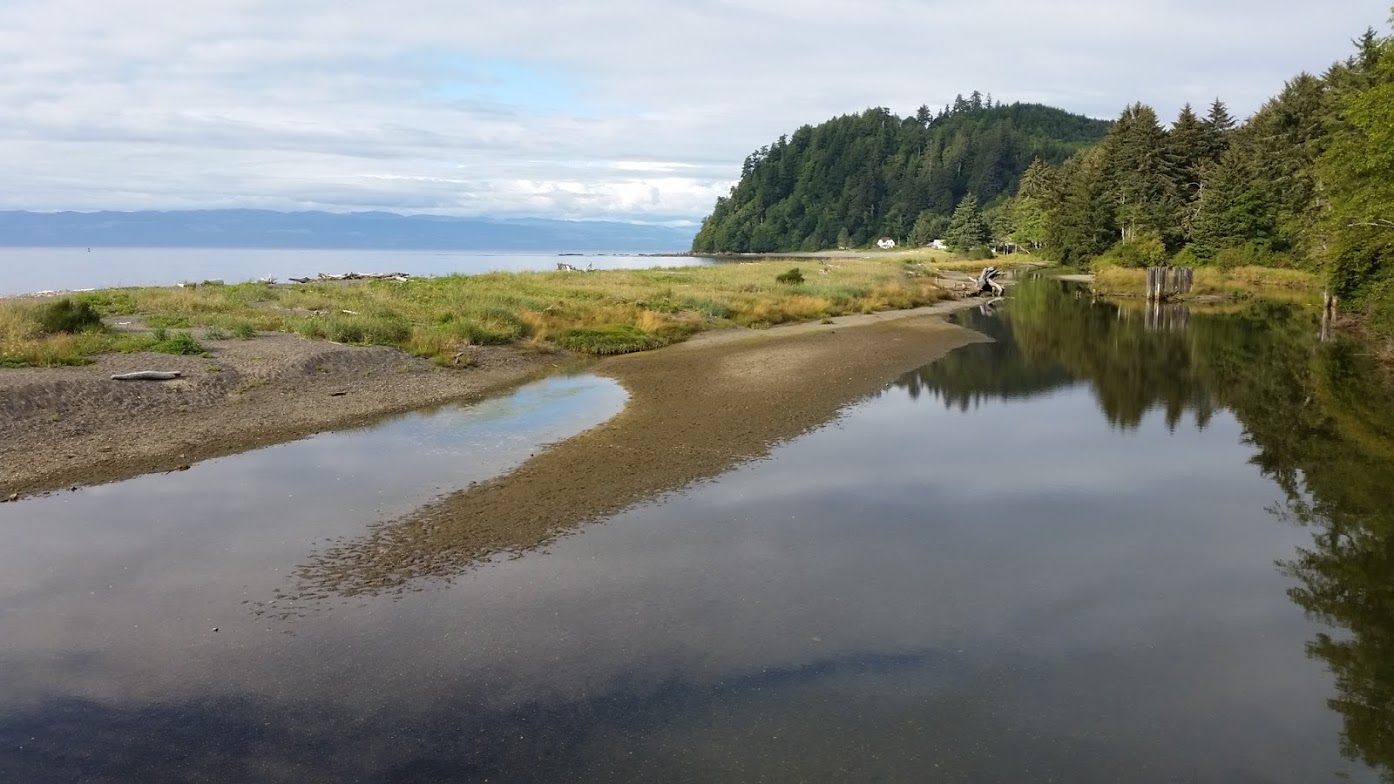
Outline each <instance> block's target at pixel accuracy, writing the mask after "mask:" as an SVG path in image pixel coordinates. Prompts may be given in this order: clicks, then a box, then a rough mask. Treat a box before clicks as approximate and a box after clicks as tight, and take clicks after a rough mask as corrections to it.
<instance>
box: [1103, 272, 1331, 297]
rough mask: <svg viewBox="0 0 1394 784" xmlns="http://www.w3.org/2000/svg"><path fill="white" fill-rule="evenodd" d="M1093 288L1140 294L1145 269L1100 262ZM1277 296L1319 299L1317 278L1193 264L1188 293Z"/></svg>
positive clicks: (1113, 293) (1116, 293) (1307, 274)
mask: <svg viewBox="0 0 1394 784" xmlns="http://www.w3.org/2000/svg"><path fill="white" fill-rule="evenodd" d="M1093 288H1094V290H1095V291H1096V292H1098V293H1100V294H1104V295H1110V296H1134V295H1135V296H1142V295H1143V294H1145V293H1146V289H1147V270H1145V269H1137V268H1127V267H1115V266H1111V265H1100V266H1097V267H1096V268H1095V270H1094V283H1093ZM1206 295H1212V296H1216V295H1217V296H1223V297H1250V296H1263V297H1274V298H1279V299H1300V300H1307V299H1311V298H1320V295H1321V281H1320V280H1319V279H1318V278H1317V276H1316V275H1315V274H1313V273H1310V272H1303V271H1301V270H1293V269H1277V268H1274V267H1256V266H1252V267H1235V268H1233V269H1229V270H1222V269H1219V268H1217V267H1196V268H1195V280H1194V283H1193V287H1192V289H1191V294H1190V296H1192V297H1198V296H1206Z"/></svg>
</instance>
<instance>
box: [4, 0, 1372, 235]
mask: <svg viewBox="0 0 1394 784" xmlns="http://www.w3.org/2000/svg"><path fill="white" fill-rule="evenodd" d="M1387 11H1388V8H1387V3H1386V0H1346V1H1345V2H1342V3H1340V4H1339V5H1338V6H1333V5H1331V4H1317V3H1310V2H1303V1H1301V0H1279V1H1278V2H1259V0H1232V1H1231V2H1202V0H1150V1H1147V2H1143V1H1142V0H1138V1H1136V2H1109V1H1106V0H1062V1H1061V2H1058V3H1050V4H1044V3H1035V2H1024V0H988V1H987V2H974V1H973V0H939V1H938V2H910V1H909V0H879V2H873V1H871V0H859V1H858V2H852V1H851V0H799V1H798V2H795V0H765V2H758V3H756V2H732V1H731V0H692V1H691V2H681V3H679V2H640V0H609V2H605V3H586V4H567V5H558V4H556V3H552V2H541V0H515V1H514V2H509V3H485V2H478V1H477V0H476V1H475V2H458V1H457V0H399V2H396V3H392V4H382V3H378V2H369V1H368V0H339V1H338V2H333V3H329V2H321V1H319V0H288V1H286V2H269V1H268V0H200V2H198V3H196V4H191V3H187V2H172V1H171V0H112V2H107V3H92V2H90V0H14V1H12V2H9V3H7V4H5V5H4V6H3V7H0V63H3V64H4V66H5V73H6V79H5V80H3V82H0V105H3V106H4V107H5V111H4V112H3V113H0V155H3V157H4V160H5V161H6V162H7V167H6V168H7V175H8V176H7V177H6V178H5V181H4V183H3V184H0V207H3V208H31V209H63V208H76V209H95V208H127V209H131V208H147V207H193V206H269V207H274V208H278V209H303V208H318V209H340V210H346V209H363V208H369V207H377V208H383V209H395V210H403V211H428V212H440V213H452V214H497V215H519V214H547V215H556V216H564V217H620V218H631V219H642V218H649V219H671V218H675V217H686V218H693V217H699V216H700V215H702V214H703V213H705V212H706V211H707V210H709V208H710V206H711V203H712V201H713V200H714V198H715V196H716V195H717V194H720V193H724V192H725V190H726V188H727V187H729V185H730V183H731V181H732V180H733V179H734V178H735V177H736V176H737V175H738V173H739V167H740V163H741V161H742V159H743V158H744V157H745V155H746V154H747V153H749V152H750V151H751V150H752V149H754V148H756V147H758V146H760V145H762V144H765V143H767V142H769V141H770V140H772V139H773V138H774V137H776V136H778V135H779V134H781V133H786V132H789V131H791V130H793V129H794V128H795V127H797V126H798V125H800V124H803V123H816V122H819V121H822V120H824V119H827V118H828V117H831V116H833V115H837V114H842V113H846V112H854V111H859V110H861V109H863V108H865V107H867V106H873V105H880V106H889V107H891V108H892V109H894V110H896V111H899V112H903V113H905V112H909V111H912V110H913V109H914V107H915V106H917V105H919V104H920V103H929V104H931V105H932V106H938V105H942V104H943V103H946V102H948V101H951V100H952V99H953V96H954V95H955V94H956V93H960V92H962V93H967V92H969V91H971V90H973V89H979V90H982V91H984V92H991V93H993V94H994V96H995V97H997V98H999V99H1005V100H1009V101H1011V100H1022V101H1041V102H1046V103H1051V104H1055V105H1059V106H1062V107H1063V108H1067V109H1071V110H1074V111H1080V112H1085V113H1088V114H1092V115H1096V116H1112V115H1114V114H1116V112H1117V111H1118V110H1119V109H1120V108H1121V107H1122V106H1123V105H1124V104H1125V103H1127V102H1130V101H1134V100H1142V101H1145V102H1149V103H1152V104H1154V105H1156V106H1157V108H1158V109H1159V111H1161V112H1162V113H1163V114H1164V115H1170V114H1173V113H1174V112H1175V111H1176V109H1178V108H1179V106H1180V104H1181V103H1183V102H1186V101H1190V102H1193V103H1197V104H1203V103H1207V102H1208V101H1209V100H1211V99H1212V98H1214V97H1215V96H1217V95H1218V96H1221V97H1223V98H1225V99H1226V100H1227V101H1228V102H1229V103H1230V104H1231V106H1232V107H1233V109H1234V110H1235V111H1236V113H1237V114H1244V113H1247V112H1249V111H1252V110H1253V109H1254V108H1256V107H1257V106H1258V104H1259V103H1260V102H1261V101H1262V100H1264V99H1265V98H1266V97H1268V96H1270V95H1272V94H1273V93H1274V92H1276V91H1277V90H1278V89H1279V88H1280V87H1281V85H1282V83H1283V81H1284V80H1286V79H1287V78H1290V77H1291V76H1293V75H1294V74H1296V73H1297V72H1298V71H1299V70H1304V69H1305V70H1312V71H1320V70H1322V69H1323V68H1325V67H1326V66H1327V65H1328V64H1329V63H1330V62H1331V61H1332V60H1334V59H1336V58H1339V57H1344V56H1346V54H1347V53H1348V52H1349V51H1350V46H1349V43H1348V40H1349V39H1350V38H1351V37H1353V36H1355V35H1357V34H1358V33H1360V32H1361V31H1362V30H1363V29H1364V28H1365V27H1366V26H1369V25H1372V24H1373V25H1382V24H1383V20H1384V18H1385V16H1386V15H1387Z"/></svg>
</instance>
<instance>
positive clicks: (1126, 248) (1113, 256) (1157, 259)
mask: <svg viewBox="0 0 1394 784" xmlns="http://www.w3.org/2000/svg"><path fill="white" fill-rule="evenodd" d="M1104 258H1106V259H1108V260H1109V261H1111V262H1113V263H1114V264H1117V265H1118V266H1120V267H1132V268H1140V267H1160V266H1161V265H1163V264H1165V263H1166V261H1167V248H1166V244H1165V243H1163V242H1162V235H1160V234H1158V233H1157V232H1155V231H1144V232H1141V233H1140V234H1138V235H1136V236H1135V237H1133V238H1132V239H1130V240H1128V241H1127V242H1120V243H1118V244H1116V245H1114V246H1113V247H1112V248H1109V249H1108V252H1107V253H1105V254H1104Z"/></svg>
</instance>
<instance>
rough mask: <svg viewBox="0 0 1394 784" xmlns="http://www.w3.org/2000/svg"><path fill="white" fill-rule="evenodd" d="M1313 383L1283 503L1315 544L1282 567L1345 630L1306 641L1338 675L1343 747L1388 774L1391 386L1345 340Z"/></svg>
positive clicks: (1392, 771)
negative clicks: (1292, 481)
mask: <svg viewBox="0 0 1394 784" xmlns="http://www.w3.org/2000/svg"><path fill="white" fill-rule="evenodd" d="M1309 391H1310V393H1311V395H1312V398H1311V399H1312V401H1313V405H1312V406H1311V407H1312V408H1315V409H1316V411H1318V412H1320V416H1312V415H1309V416H1307V417H1305V418H1296V417H1294V419H1296V421H1297V422H1298V423H1300V427H1301V433H1300V434H1298V435H1297V436H1296V437H1293V436H1291V435H1289V437H1288V440H1287V443H1288V444H1289V446H1290V451H1289V452H1288V454H1287V456H1288V457H1290V458H1291V463H1290V465H1292V466H1295V467H1296V472H1297V473H1298V474H1299V475H1300V477H1301V481H1300V483H1298V484H1296V485H1295V487H1294V491H1290V492H1289V493H1288V500H1287V510H1286V511H1287V514H1288V515H1289V516H1290V517H1291V518H1292V519H1293V520H1296V521H1297V522H1299V523H1301V524H1302V525H1305V526H1310V527H1311V528H1312V530H1313V534H1312V546H1311V547H1310V548H1303V549H1301V550H1299V551H1298V553H1297V557H1296V558H1294V559H1293V560H1291V561H1288V562H1286V563H1284V564H1282V568H1283V571H1284V572H1285V573H1286V574H1288V575H1290V576H1292V577H1294V578H1296V579H1297V581H1298V583H1299V584H1298V586H1296V587H1294V588H1293V589H1291V590H1290V591H1289V592H1288V593H1289V595H1290V596H1291V597H1292V599H1293V601H1295V602H1297V604H1298V605H1300V606H1301V607H1302V608H1303V609H1304V610H1306V611H1307V612H1308V613H1310V614H1311V615H1312V616H1313V617H1315V618H1317V619H1319V620H1321V621H1323V622H1325V623H1328V624H1330V625H1332V626H1335V627H1338V628H1342V629H1344V630H1345V631H1346V632H1347V633H1346V634H1343V635H1340V636H1339V638H1338V637H1333V636H1332V635H1329V634H1319V635H1317V637H1316V639H1315V640H1313V641H1312V642H1311V643H1309V644H1308V646H1307V650H1308V653H1309V654H1311V655H1312V656H1315V657H1317V658H1320V659H1322V660H1323V661H1325V662H1326V664H1327V666H1329V667H1330V668H1331V672H1332V673H1333V674H1334V675H1335V676H1336V689H1337V695H1338V696H1337V697H1336V698H1335V699H1333V700H1331V701H1330V703H1329V704H1330V705H1331V707H1332V709H1334V710H1335V711H1337V712H1338V713H1340V714H1341V716H1342V718H1343V720H1344V741H1345V748H1344V751H1345V753H1346V754H1347V755H1348V756H1351V757H1354V758H1358V759H1360V760H1362V761H1364V762H1365V763H1366V764H1368V765H1371V766H1373V767H1376V768H1378V769H1379V770H1380V771H1381V773H1382V774H1383V776H1384V779H1385V780H1386V781H1394V579H1391V576H1394V423H1391V421H1390V416H1391V413H1394V394H1391V393H1390V390H1389V389H1388V388H1387V387H1386V386H1385V385H1384V384H1382V383H1381V381H1380V380H1379V378H1378V377H1377V376H1376V374H1374V373H1373V372H1371V369H1370V367H1369V360H1368V358H1366V357H1364V356H1362V355H1361V354H1359V353H1358V352H1357V351H1356V350H1355V349H1354V347H1351V346H1337V347H1334V348H1332V349H1331V350H1328V351H1325V352H1322V354H1320V355H1319V356H1318V357H1317V358H1316V360H1315V361H1314V362H1313V383H1312V386H1311V388H1310V390H1309ZM1275 424H1276V423H1275ZM1288 429H1289V430H1291V429H1294V428H1292V425H1291V424H1290V425H1289V426H1288Z"/></svg>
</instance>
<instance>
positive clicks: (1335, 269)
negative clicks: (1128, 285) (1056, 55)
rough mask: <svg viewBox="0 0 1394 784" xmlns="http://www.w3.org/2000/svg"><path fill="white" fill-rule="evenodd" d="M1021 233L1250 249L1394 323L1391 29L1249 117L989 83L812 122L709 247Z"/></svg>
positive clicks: (755, 181) (1154, 250)
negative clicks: (1055, 95) (920, 103)
mask: <svg viewBox="0 0 1394 784" xmlns="http://www.w3.org/2000/svg"><path fill="white" fill-rule="evenodd" d="M881 236H889V237H892V238H894V239H896V240H897V241H898V242H900V243H902V244H904V243H906V242H908V243H910V244H911V245H913V246H921V245H924V244H926V243H927V242H928V241H930V240H932V239H939V238H943V239H945V240H946V241H947V243H948V245H949V246H950V247H951V248H953V249H955V250H959V251H963V252H968V251H971V250H973V249H975V248H978V247H980V246H984V245H991V244H993V243H994V242H1000V241H1014V242H1016V243H1018V244H1020V245H1022V246H1025V247H1027V248H1030V249H1032V250H1035V251H1036V252H1038V253H1040V254H1041V255H1044V256H1046V257H1048V258H1051V259H1054V260H1056V261H1060V262H1063V263H1066V264H1085V263H1090V262H1095V261H1102V263H1115V264H1122V265H1125V266H1144V265H1150V264H1161V263H1172V264H1176V265H1181V266H1197V265H1207V264H1214V265H1218V266H1221V267H1232V266H1238V265H1247V264H1256V265H1261V266H1274V267H1293V268H1298V269H1305V270H1310V271H1313V272H1317V273H1320V274H1321V275H1322V277H1323V280H1324V281H1325V282H1326V284H1327V285H1328V287H1329V289H1330V290H1331V292H1332V293H1333V294H1335V295H1336V296H1337V297H1338V298H1340V300H1341V301H1343V302H1344V303H1345V305H1346V306H1348V307H1349V308H1351V309H1354V310H1357V311H1362V312H1363V313H1365V314H1366V315H1367V316H1370V317H1371V318H1370V320H1369V323H1370V324H1372V325H1374V326H1375V327H1376V328H1377V330H1378V331H1379V332H1382V333H1385V334H1387V335H1394V271H1391V266H1390V260H1391V258H1394V39H1391V38H1389V37H1381V36H1379V35H1377V34H1376V33H1375V32H1374V31H1373V30H1370V31H1367V32H1366V33H1365V34H1364V35H1363V36H1361V37H1360V38H1358V39H1357V40H1356V41H1355V50H1354V52H1353V54H1352V55H1351V56H1350V57H1349V58H1347V59H1346V60H1344V61H1341V62H1338V63H1335V64H1334V65H1332V66H1330V67H1329V68H1328V69H1327V70H1326V71H1325V72H1324V73H1322V74H1321V75H1320V76H1316V75H1312V74H1307V73H1304V74H1299V75H1298V76H1296V77H1294V78H1293V79H1292V80H1291V81H1289V82H1288V83H1287V84H1286V85H1284V86H1283V88H1282V90H1281V91H1280V92H1279V93H1278V95H1277V96H1275V97H1274V98H1272V99H1271V100H1269V101H1268V102H1267V103H1265V104H1264V105H1263V106H1262V107H1261V108H1260V109H1259V110H1258V111H1257V112H1255V113H1254V114H1253V116H1251V117H1250V118H1248V120H1246V121H1245V122H1243V123H1237V122H1236V120H1235V119H1234V118H1233V117H1231V115H1230V112H1229V110H1228V108H1227V107H1226V106H1225V104H1224V103H1223V102H1221V101H1220V100H1218V99H1217V100H1215V101H1214V102H1213V103H1212V104H1210V105H1209V106H1208V107H1205V108H1204V109H1202V111H1200V112H1197V111H1196V110H1194V109H1192V107H1190V106H1189V105H1188V106H1186V107H1185V108H1184V109H1182V110H1181V112H1180V115H1179V116H1178V117H1177V118H1176V119H1175V121H1174V122H1171V123H1170V124H1169V125H1164V124H1163V123H1162V122H1161V120H1160V119H1159V118H1158V116H1157V113H1156V111H1155V110H1153V109H1152V108H1150V107H1148V106H1145V105H1143V104H1141V103H1136V104H1132V105H1130V106H1128V107H1126V108H1125V109H1124V110H1123V112H1122V114H1121V115H1120V116H1119V117H1118V119H1117V120H1116V121H1114V122H1112V123H1105V122H1102V121H1098V120H1090V119H1088V118H1085V117H1081V116H1078V115H1072V114H1068V113H1066V112H1063V111H1061V110H1058V109H1051V108H1048V107H1044V106H1036V105H1023V104H1012V105H1001V104H997V105H994V104H993V103H992V101H991V99H990V98H989V99H987V100H986V101H984V100H983V99H982V98H981V97H980V96H979V95H978V94H977V93H975V94H974V95H973V97H972V98H971V99H964V98H959V99H958V100H957V101H956V102H955V104H954V105H953V106H949V107H945V109H944V110H942V111H940V112H938V113H932V112H930V111H929V109H928V108H926V107H921V109H920V111H919V112H918V113H917V115H916V116H914V117H907V118H900V117H897V116H896V115H894V114H892V113H890V112H889V111H888V110H885V109H871V110H868V111H866V112H863V113H862V114H860V115H849V116H845V117H839V118H837V119H835V120H831V121H829V122H826V123H823V124H822V125H819V126H817V127H808V126H805V127H803V128H800V129H799V130H798V131H796V132H795V133H794V135H793V136H792V137H787V138H786V137H781V138H780V139H779V140H778V141H777V142H776V143H775V144H773V145H771V146H769V147H764V148H761V149H760V150H759V151H757V152H756V153H755V154H754V155H751V156H750V157H749V158H748V159H747V160H746V162H745V166H744V169H743V170H742V173H741V179H740V182H739V183H738V184H737V185H736V186H735V187H734V188H733V189H732V191H731V194H730V196H728V197H724V198H721V199H718V200H717V204H716V208H715V210H714V211H713V212H712V214H711V216H710V217H708V218H707V219H706V221H705V222H704V223H703V225H702V229H701V231H700V233H698V235H697V238H696V240H695V241H694V244H693V250H695V251H698V252H723V251H738V252H739V251H745V252H767V251H777V250H814V249H822V248H830V247H834V246H839V247H865V246H867V245H869V244H870V243H871V242H873V241H875V239H876V238H878V237H881Z"/></svg>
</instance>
